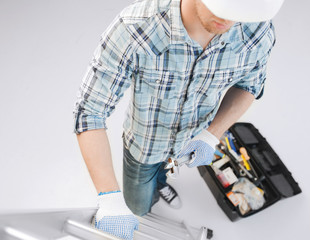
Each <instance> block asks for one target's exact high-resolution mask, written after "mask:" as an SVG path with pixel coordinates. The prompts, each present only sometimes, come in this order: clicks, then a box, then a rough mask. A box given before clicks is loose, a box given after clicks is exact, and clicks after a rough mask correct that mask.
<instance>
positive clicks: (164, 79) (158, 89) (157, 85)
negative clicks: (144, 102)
mask: <svg viewBox="0 0 310 240" xmlns="http://www.w3.org/2000/svg"><path fill="white" fill-rule="evenodd" d="M175 77H176V76H175V75H174V74H173V73H170V72H168V71H159V70H145V69H144V70H143V72H142V73H141V72H140V74H138V77H137V80H136V84H135V91H136V93H143V94H146V95H147V96H149V97H154V98H157V99H169V98H174V97H176V96H177V95H178V93H177V89H178V88H177V84H176V79H175Z"/></svg>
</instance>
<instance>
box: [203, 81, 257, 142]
mask: <svg viewBox="0 0 310 240" xmlns="http://www.w3.org/2000/svg"><path fill="white" fill-rule="evenodd" d="M253 101H254V95H252V94H251V93H249V92H247V91H244V90H242V89H239V88H235V87H232V88H230V89H229V90H228V91H227V93H226V95H225V96H224V98H223V101H222V103H221V106H220V108H219V110H218V112H217V114H216V116H215V118H214V119H213V121H212V123H211V124H210V126H209V128H208V131H209V132H211V133H212V134H213V135H214V136H216V137H217V138H218V139H219V138H220V137H221V136H222V135H223V133H224V132H225V131H226V130H227V129H228V128H229V127H230V126H231V125H233V124H234V123H235V122H236V121H237V120H238V119H239V118H240V117H241V116H242V115H243V114H244V113H245V112H246V110H247V109H248V108H249V107H250V105H251V104H252V102H253Z"/></svg>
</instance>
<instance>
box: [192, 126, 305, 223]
mask: <svg viewBox="0 0 310 240" xmlns="http://www.w3.org/2000/svg"><path fill="white" fill-rule="evenodd" d="M228 132H230V134H232V136H233V138H234V143H235V145H236V148H237V149H239V148H240V147H244V148H245V149H246V150H247V153H248V155H249V157H250V160H249V162H250V163H251V165H252V167H253V168H254V171H255V174H256V175H255V176H258V178H260V180H261V181H260V185H259V186H261V187H260V188H262V189H263V190H264V195H263V196H264V199H265V202H264V204H263V206H262V207H260V208H259V209H256V210H250V211H249V212H247V213H243V214H241V212H240V210H239V207H238V206H236V205H235V204H233V202H232V201H231V200H229V198H228V196H227V193H229V192H231V191H232V186H233V184H231V185H230V186H228V187H227V186H225V187H224V186H223V184H222V183H221V182H220V181H219V179H218V178H217V177H216V174H215V172H214V170H213V168H212V167H211V166H200V167H198V170H199V173H200V175H201V176H202V178H203V179H204V180H205V182H206V183H207V185H208V186H209V188H210V190H211V192H212V193H213V195H214V197H215V198H216V200H217V203H218V205H219V206H220V207H221V208H222V210H223V211H224V212H225V214H226V215H227V216H228V218H229V219H230V220H231V221H236V220H238V219H242V218H245V217H249V216H251V215H253V214H255V213H257V212H259V211H262V210H263V209H265V208H267V207H269V206H271V205H272V204H274V203H275V202H277V201H279V200H280V199H282V198H287V197H291V196H294V195H296V194H298V193H301V189H300V187H299V186H298V183H297V182H296V181H295V180H294V178H293V177H292V174H291V173H290V171H289V170H288V169H287V168H286V167H285V165H284V164H283V162H282V161H281V160H280V158H279V156H278V155H277V154H276V153H275V151H274V150H273V149H272V148H271V146H270V145H269V144H268V142H267V141H266V139H265V138H264V137H263V136H262V135H261V134H260V132H259V131H258V130H257V129H256V128H255V127H254V126H253V125H252V124H251V123H244V122H237V123H235V124H234V125H233V126H232V127H230V128H229V130H228ZM222 146H223V145H222ZM226 150H227V149H226ZM226 164H228V165H229V164H232V163H229V162H228V163H226ZM231 167H234V168H232V169H233V172H234V173H235V175H236V177H237V178H238V179H240V178H239V177H241V176H240V175H239V172H236V167H235V166H231ZM250 172H251V173H253V170H252V171H250ZM238 175H239V176H238ZM252 175H253V174H252ZM246 177H247V176H246Z"/></svg>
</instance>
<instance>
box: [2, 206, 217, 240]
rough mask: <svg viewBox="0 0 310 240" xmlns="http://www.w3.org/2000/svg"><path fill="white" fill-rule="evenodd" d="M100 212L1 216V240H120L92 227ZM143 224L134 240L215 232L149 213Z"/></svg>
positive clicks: (190, 239)
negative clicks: (67, 237)
mask: <svg viewBox="0 0 310 240" xmlns="http://www.w3.org/2000/svg"><path fill="white" fill-rule="evenodd" d="M97 210H98V208H81V209H59V210H48V211H39V210H36V211H31V212H29V211H24V212H10V213H5V214H4V213H0V239H1V240H56V239H59V238H62V237H65V236H73V237H75V238H77V239H84V240H103V239H113V240H115V239H119V238H117V237H114V236H112V235H110V234H107V233H104V232H102V231H99V230H97V229H95V228H94V227H93V226H91V221H92V219H93V216H94V215H95V213H96V212H97ZM137 218H138V220H139V222H140V224H139V230H138V231H135V234H134V240H183V239H184V240H205V239H211V238H212V235H213V233H212V230H210V229H207V228H206V227H201V229H197V228H194V227H192V226H189V225H188V224H187V223H186V222H184V221H183V222H176V221H173V220H171V219H168V218H165V217H162V216H159V215H156V214H154V213H149V214H147V215H145V216H143V217H139V216H137Z"/></svg>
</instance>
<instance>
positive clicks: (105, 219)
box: [93, 191, 139, 240]
mask: <svg viewBox="0 0 310 240" xmlns="http://www.w3.org/2000/svg"><path fill="white" fill-rule="evenodd" d="M97 200H98V205H99V209H98V211H97V213H96V215H95V217H94V223H93V224H94V227H95V228H97V229H99V230H103V231H104V232H107V233H109V234H112V235H114V236H116V237H119V238H122V239H126V240H132V239H133V234H134V231H135V230H138V225H139V221H138V219H137V218H136V217H135V215H134V214H133V213H132V212H131V210H130V209H129V208H128V207H127V205H126V203H125V199H124V196H123V194H122V193H121V191H115V192H106V193H103V195H98V197H97Z"/></svg>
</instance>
